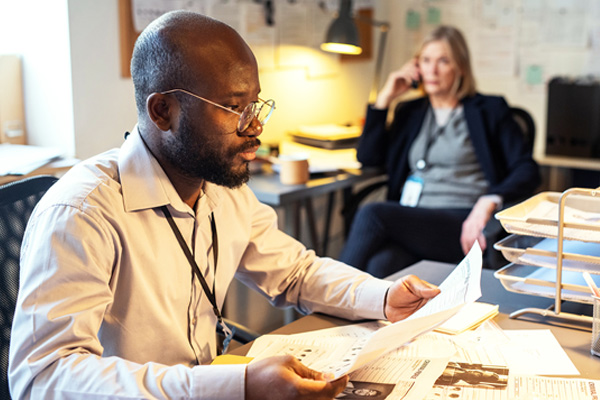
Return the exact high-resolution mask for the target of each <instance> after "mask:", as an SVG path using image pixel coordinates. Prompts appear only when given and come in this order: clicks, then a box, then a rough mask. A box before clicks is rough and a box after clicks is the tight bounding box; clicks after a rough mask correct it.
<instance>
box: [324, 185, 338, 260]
mask: <svg viewBox="0 0 600 400" xmlns="http://www.w3.org/2000/svg"><path fill="white" fill-rule="evenodd" d="M334 203H335V192H331V193H329V196H328V198H327V214H326V215H325V227H324V228H323V244H322V245H321V251H322V255H323V256H326V255H327V247H328V246H329V231H330V229H331V213H332V212H333V205H334Z"/></svg>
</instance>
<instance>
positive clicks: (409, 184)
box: [400, 175, 423, 207]
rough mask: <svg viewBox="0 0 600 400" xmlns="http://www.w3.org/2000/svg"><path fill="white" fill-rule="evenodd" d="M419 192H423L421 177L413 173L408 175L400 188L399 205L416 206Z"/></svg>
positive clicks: (419, 195)
mask: <svg viewBox="0 0 600 400" xmlns="http://www.w3.org/2000/svg"><path fill="white" fill-rule="evenodd" d="M421 192H423V178H420V177H418V176H415V175H411V176H409V177H408V179H407V180H406V182H404V187H403V188H402V196H400V205H402V206H405V207H416V206H417V204H419V198H420V197H421Z"/></svg>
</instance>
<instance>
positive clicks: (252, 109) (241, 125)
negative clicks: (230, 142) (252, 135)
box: [238, 103, 257, 132]
mask: <svg viewBox="0 0 600 400" xmlns="http://www.w3.org/2000/svg"><path fill="white" fill-rule="evenodd" d="M256 108H257V106H256V103H250V104H248V105H247V106H246V108H244V111H242V115H240V120H239V122H238V132H244V131H245V130H246V129H248V127H249V126H250V124H251V123H252V120H253V119H254V117H255V115H256Z"/></svg>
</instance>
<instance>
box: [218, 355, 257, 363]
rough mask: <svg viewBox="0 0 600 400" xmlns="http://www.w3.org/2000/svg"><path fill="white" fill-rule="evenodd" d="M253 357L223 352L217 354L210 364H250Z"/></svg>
mask: <svg viewBox="0 0 600 400" xmlns="http://www.w3.org/2000/svg"><path fill="white" fill-rule="evenodd" d="M252 360H253V358H252V357H244V356H236V355H233V354H223V355H220V356H217V357H216V358H215V359H214V360H213V361H212V362H211V363H210V364H211V365H225V364H229V365H231V364H249V363H250V361H252Z"/></svg>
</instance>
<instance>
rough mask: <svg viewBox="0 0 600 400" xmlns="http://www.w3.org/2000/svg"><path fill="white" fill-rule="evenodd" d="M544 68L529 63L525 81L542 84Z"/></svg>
mask: <svg viewBox="0 0 600 400" xmlns="http://www.w3.org/2000/svg"><path fill="white" fill-rule="evenodd" d="M543 71H544V70H543V68H542V66H541V65H528V66H527V69H526V70H525V82H527V83H528V84H529V85H540V84H542V81H543V77H542V75H543Z"/></svg>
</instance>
